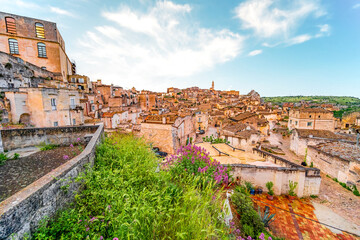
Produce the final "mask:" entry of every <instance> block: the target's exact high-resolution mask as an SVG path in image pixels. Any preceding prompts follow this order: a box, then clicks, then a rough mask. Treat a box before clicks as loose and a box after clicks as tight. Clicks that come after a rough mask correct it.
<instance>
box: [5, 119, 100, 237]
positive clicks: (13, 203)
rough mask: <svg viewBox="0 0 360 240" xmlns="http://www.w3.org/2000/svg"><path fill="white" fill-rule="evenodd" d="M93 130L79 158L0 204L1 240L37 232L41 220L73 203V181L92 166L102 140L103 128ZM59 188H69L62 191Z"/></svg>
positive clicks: (74, 186) (78, 185)
mask: <svg viewBox="0 0 360 240" xmlns="http://www.w3.org/2000/svg"><path fill="white" fill-rule="evenodd" d="M96 127H97V129H96V132H95V133H94V135H93V137H92V138H91V140H90V142H89V143H88V145H87V146H86V148H85V150H84V151H83V152H82V153H81V154H80V155H78V156H76V157H75V158H73V159H71V160H69V161H68V162H66V163H65V164H63V165H61V166H60V167H58V168H56V169H54V170H53V171H51V172H50V173H48V174H46V175H45V176H43V177H42V178H40V179H38V180H37V181H35V182H33V183H32V184H30V185H29V186H27V187H26V188H24V189H22V190H21V191H19V192H17V193H16V194H14V195H12V196H11V197H9V198H7V199H6V200H4V201H3V202H1V203H0V239H9V240H10V239H22V238H23V237H24V235H26V234H31V233H32V232H34V231H35V230H36V229H37V227H38V224H39V221H40V220H41V219H43V218H44V217H46V216H48V217H52V216H54V214H55V213H56V211H58V210H59V209H62V208H64V207H66V206H67V204H68V203H70V202H71V201H73V199H74V197H75V194H76V192H77V191H78V190H79V189H80V186H81V183H79V182H75V181H74V180H75V178H76V177H77V176H79V174H80V173H82V172H84V171H85V170H86V169H88V168H91V167H92V166H93V164H94V159H95V148H96V146H97V145H98V144H99V143H100V141H101V139H102V137H103V133H104V127H103V125H102V124H101V125H98V126H96ZM84 130H86V129H84ZM62 186H68V187H66V190H64V188H63V189H62V188H61V187H62Z"/></svg>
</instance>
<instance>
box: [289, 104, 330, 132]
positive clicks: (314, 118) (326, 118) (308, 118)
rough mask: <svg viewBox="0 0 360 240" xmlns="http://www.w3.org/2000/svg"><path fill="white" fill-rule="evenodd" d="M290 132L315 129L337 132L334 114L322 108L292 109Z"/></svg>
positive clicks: (290, 113)
mask: <svg viewBox="0 0 360 240" xmlns="http://www.w3.org/2000/svg"><path fill="white" fill-rule="evenodd" d="M288 128H289V130H292V129H294V128H298V129H314V130H329V131H332V132H334V131H335V118H334V114H333V113H332V112H330V111H328V110H325V109H322V108H303V109H292V110H290V112H289V122H288Z"/></svg>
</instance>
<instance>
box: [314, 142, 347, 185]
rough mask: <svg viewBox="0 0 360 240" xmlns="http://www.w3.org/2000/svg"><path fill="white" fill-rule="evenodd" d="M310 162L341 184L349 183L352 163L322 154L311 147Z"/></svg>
mask: <svg viewBox="0 0 360 240" xmlns="http://www.w3.org/2000/svg"><path fill="white" fill-rule="evenodd" d="M308 162H309V163H310V162H313V164H314V165H315V166H316V167H318V168H320V169H321V171H323V172H324V173H326V174H328V175H330V176H331V177H333V178H337V179H338V180H339V181H340V182H345V183H346V182H347V181H348V176H349V170H350V163H351V162H350V161H349V160H346V159H342V158H340V157H337V156H333V155H330V154H328V153H326V152H322V151H320V150H319V149H317V148H316V147H313V146H309V149H308Z"/></svg>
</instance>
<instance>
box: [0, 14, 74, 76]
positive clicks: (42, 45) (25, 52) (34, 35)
mask: <svg viewBox="0 0 360 240" xmlns="http://www.w3.org/2000/svg"><path fill="white" fill-rule="evenodd" d="M0 51H2V52H5V53H8V54H11V55H13V56H16V57H19V58H21V59H22V60H24V61H27V62H30V63H32V64H34V65H36V66H39V67H41V68H43V69H46V70H49V71H51V72H53V73H56V74H59V75H61V77H62V80H63V81H64V82H67V76H68V75H71V74H74V72H73V65H72V63H71V62H70V60H69V57H68V56H67V54H66V51H65V42H64V40H63V38H62V37H61V34H60V32H59V30H58V28H57V25H56V23H53V22H49V21H45V20H40V19H34V18H29V17H23V16H18V15H14V14H10V13H4V12H0Z"/></svg>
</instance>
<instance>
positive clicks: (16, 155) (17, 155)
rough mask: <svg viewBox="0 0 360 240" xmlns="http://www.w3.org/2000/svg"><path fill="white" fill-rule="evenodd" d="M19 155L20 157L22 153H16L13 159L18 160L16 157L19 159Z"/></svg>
mask: <svg viewBox="0 0 360 240" xmlns="http://www.w3.org/2000/svg"><path fill="white" fill-rule="evenodd" d="M19 157H20V154H18V153H14V156H13V158H12V159H14V160H16V159H19Z"/></svg>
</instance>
